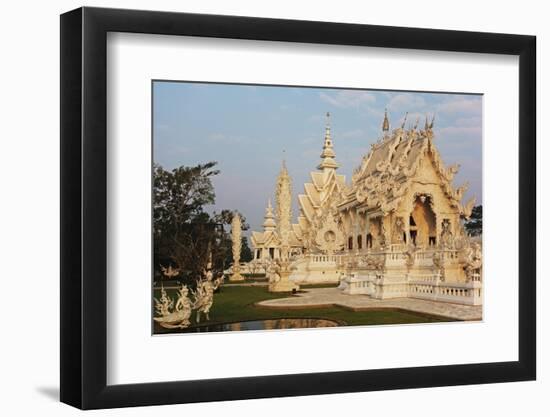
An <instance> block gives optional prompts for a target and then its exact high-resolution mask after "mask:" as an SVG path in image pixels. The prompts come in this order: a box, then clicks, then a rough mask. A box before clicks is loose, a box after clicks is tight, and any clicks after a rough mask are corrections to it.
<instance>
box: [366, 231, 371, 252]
mask: <svg viewBox="0 0 550 417" xmlns="http://www.w3.org/2000/svg"><path fill="white" fill-rule="evenodd" d="M371 248H372V234H370V233H369V234H367V249H371Z"/></svg>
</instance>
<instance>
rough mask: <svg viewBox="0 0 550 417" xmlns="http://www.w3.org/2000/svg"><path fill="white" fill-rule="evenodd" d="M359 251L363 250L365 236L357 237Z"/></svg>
mask: <svg viewBox="0 0 550 417" xmlns="http://www.w3.org/2000/svg"><path fill="white" fill-rule="evenodd" d="M357 249H363V236H361V235H359V236H357Z"/></svg>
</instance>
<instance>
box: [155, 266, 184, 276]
mask: <svg viewBox="0 0 550 417" xmlns="http://www.w3.org/2000/svg"><path fill="white" fill-rule="evenodd" d="M160 270H161V271H162V274H163V275H164V276H165V277H166V278H168V279H172V278H174V277H177V276H178V275H179V274H180V270H179V269H177V268H172V265H168V268H166V267H165V266H163V265H161V266H160Z"/></svg>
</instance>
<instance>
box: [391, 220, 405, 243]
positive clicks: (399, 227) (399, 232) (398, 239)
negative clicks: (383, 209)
mask: <svg viewBox="0 0 550 417" xmlns="http://www.w3.org/2000/svg"><path fill="white" fill-rule="evenodd" d="M404 228H405V223H404V222H403V217H397V218H396V219H395V224H394V227H393V241H394V242H395V243H398V244H399V243H403V235H404V233H405V229H404Z"/></svg>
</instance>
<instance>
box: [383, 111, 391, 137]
mask: <svg viewBox="0 0 550 417" xmlns="http://www.w3.org/2000/svg"><path fill="white" fill-rule="evenodd" d="M388 130H390V121H389V120H388V109H387V108H385V109H384V121H383V122H382V131H383V132H387V131H388Z"/></svg>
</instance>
